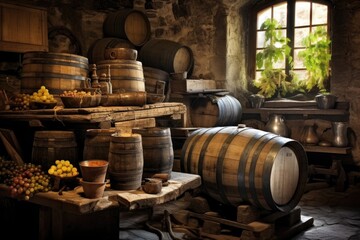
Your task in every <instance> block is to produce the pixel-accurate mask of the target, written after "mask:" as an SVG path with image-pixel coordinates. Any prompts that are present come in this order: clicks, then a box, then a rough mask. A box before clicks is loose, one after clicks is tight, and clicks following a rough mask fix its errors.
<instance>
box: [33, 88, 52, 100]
mask: <svg viewBox="0 0 360 240" xmlns="http://www.w3.org/2000/svg"><path fill="white" fill-rule="evenodd" d="M30 101H33V102H42V103H54V102H56V100H55V98H54V95H52V94H50V93H49V90H48V89H47V88H46V87H45V86H41V87H40V89H39V90H38V91H37V92H33V94H32V95H31V97H30Z"/></svg>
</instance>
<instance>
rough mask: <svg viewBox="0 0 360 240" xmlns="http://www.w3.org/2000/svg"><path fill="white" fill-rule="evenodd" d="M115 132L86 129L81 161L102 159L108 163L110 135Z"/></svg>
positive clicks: (112, 130) (114, 130) (111, 129)
mask: <svg viewBox="0 0 360 240" xmlns="http://www.w3.org/2000/svg"><path fill="white" fill-rule="evenodd" d="M115 132H116V129H115V128H110V129H87V130H86V133H85V141H84V150H83V160H90V159H102V160H106V161H108V157H109V147H110V140H111V135H112V134H114V133H115Z"/></svg>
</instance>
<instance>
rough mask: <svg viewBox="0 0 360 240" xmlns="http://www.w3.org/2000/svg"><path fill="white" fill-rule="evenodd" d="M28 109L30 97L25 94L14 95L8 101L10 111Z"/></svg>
mask: <svg viewBox="0 0 360 240" xmlns="http://www.w3.org/2000/svg"><path fill="white" fill-rule="evenodd" d="M29 108H30V95H29V94H25V93H19V94H16V95H15V96H14V97H13V99H11V101H10V109H12V110H15V111H18V110H28V109H29Z"/></svg>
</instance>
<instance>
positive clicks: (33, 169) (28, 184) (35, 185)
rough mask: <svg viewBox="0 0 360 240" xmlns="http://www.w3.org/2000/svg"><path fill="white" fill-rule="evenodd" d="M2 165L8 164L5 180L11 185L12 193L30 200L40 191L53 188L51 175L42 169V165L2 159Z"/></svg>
mask: <svg viewBox="0 0 360 240" xmlns="http://www.w3.org/2000/svg"><path fill="white" fill-rule="evenodd" d="M0 166H1V168H3V167H4V166H6V168H7V171H6V173H5V174H4V175H3V182H4V183H5V184H6V185H7V186H9V188H10V190H11V195H12V196H14V197H22V198H24V199H25V200H29V199H30V197H32V196H33V195H34V194H36V193H38V192H47V191H50V189H51V183H50V176H49V175H48V174H46V173H45V172H43V171H42V170H41V166H40V165H35V164H32V163H25V164H21V165H20V164H9V163H6V162H5V161H0Z"/></svg>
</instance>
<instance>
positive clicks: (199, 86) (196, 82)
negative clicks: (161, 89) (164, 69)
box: [171, 79, 216, 93]
mask: <svg viewBox="0 0 360 240" xmlns="http://www.w3.org/2000/svg"><path fill="white" fill-rule="evenodd" d="M211 89H216V82H215V80H205V79H186V80H173V81H171V92H173V93H177V92H180V93H193V92H203V91H205V90H211Z"/></svg>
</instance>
